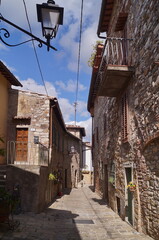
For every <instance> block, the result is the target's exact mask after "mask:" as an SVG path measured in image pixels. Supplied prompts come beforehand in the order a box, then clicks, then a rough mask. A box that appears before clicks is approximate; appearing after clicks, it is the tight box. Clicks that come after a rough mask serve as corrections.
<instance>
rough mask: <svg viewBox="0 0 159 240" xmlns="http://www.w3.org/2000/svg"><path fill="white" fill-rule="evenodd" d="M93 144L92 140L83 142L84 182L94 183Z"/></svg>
mask: <svg viewBox="0 0 159 240" xmlns="http://www.w3.org/2000/svg"><path fill="white" fill-rule="evenodd" d="M91 150H92V146H91V143H90V142H84V143H83V150H82V151H83V158H82V161H83V167H82V175H83V182H84V184H88V185H92V184H93V166H92V154H91Z"/></svg>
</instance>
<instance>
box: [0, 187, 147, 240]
mask: <svg viewBox="0 0 159 240" xmlns="http://www.w3.org/2000/svg"><path fill="white" fill-rule="evenodd" d="M16 219H19V220H20V226H19V227H18V228H17V229H16V230H14V231H4V232H0V239H1V240H35V239H38V240H111V239H114V240H150V239H151V238H149V237H148V236H145V235H144V234H139V233H138V232H136V231H135V230H134V229H133V228H132V227H131V226H130V225H128V224H127V223H126V222H123V221H122V220H121V218H120V217H119V216H118V215H117V214H115V213H114V212H113V211H112V210H111V209H110V208H108V207H107V206H106V205H105V204H104V202H103V201H102V200H101V199H100V197H99V196H98V195H97V194H96V193H94V192H92V191H91V189H90V188H89V187H83V188H79V189H73V190H72V191H71V193H70V194H68V195H67V194H66V195H64V196H62V197H61V198H59V199H57V200H56V201H55V202H54V203H53V204H52V205H51V206H50V207H49V208H48V209H47V210H46V211H45V212H43V213H40V214H33V213H27V214H26V213H25V214H20V215H17V216H16Z"/></svg>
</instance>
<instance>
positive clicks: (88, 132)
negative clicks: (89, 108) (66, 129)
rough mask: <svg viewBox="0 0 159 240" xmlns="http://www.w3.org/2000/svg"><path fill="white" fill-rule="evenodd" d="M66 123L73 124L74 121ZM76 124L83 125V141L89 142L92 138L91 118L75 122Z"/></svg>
mask: <svg viewBox="0 0 159 240" xmlns="http://www.w3.org/2000/svg"><path fill="white" fill-rule="evenodd" d="M67 124H70V125H72V124H73V125H74V122H72V121H71V122H67ZM76 125H77V126H80V127H84V128H85V131H86V137H84V139H83V140H84V141H86V142H91V139H92V119H91V117H90V118H88V119H87V120H85V121H80V122H77V123H76Z"/></svg>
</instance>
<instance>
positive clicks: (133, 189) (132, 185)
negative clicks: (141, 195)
mask: <svg viewBox="0 0 159 240" xmlns="http://www.w3.org/2000/svg"><path fill="white" fill-rule="evenodd" d="M127 188H128V189H129V190H130V192H134V191H135V190H136V185H135V184H134V183H133V182H129V184H128V185H127Z"/></svg>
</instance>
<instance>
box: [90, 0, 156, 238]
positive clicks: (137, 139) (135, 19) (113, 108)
mask: <svg viewBox="0 0 159 240" xmlns="http://www.w3.org/2000/svg"><path fill="white" fill-rule="evenodd" d="M123 11H125V12H128V19H127V25H126V29H127V31H126V32H127V38H132V39H133V41H132V44H131V45H130V48H129V51H130V52H131V56H130V59H129V63H131V66H134V68H135V72H134V76H133V78H132V79H131V80H130V82H129V86H128V87H127V88H126V89H125V90H124V89H123V92H121V94H120V95H119V96H118V97H117V98H108V97H97V98H96V99H95V102H94V130H93V133H94V136H95V137H94V138H95V144H94V149H93V158H94V159H93V161H94V167H95V187H96V190H97V191H99V192H100V194H102V195H103V196H104V191H105V190H104V189H105V183H104V184H103V181H102V177H101V176H102V172H103V168H102V167H101V166H102V165H103V166H104V165H108V178H109V177H110V176H111V175H112V172H114V183H112V181H109V183H108V189H109V205H110V206H111V207H112V208H113V210H114V211H116V212H118V213H119V215H120V216H121V217H122V218H124V219H125V220H127V218H128V216H127V207H126V206H127V200H126V196H127V195H126V194H127V191H128V190H127V182H126V169H127V168H131V169H132V179H133V181H134V183H135V184H136V191H135V193H134V194H133V197H132V198H133V201H132V202H133V203H132V204H133V206H132V215H133V220H132V223H131V224H132V225H133V226H134V227H135V228H136V229H137V230H138V231H143V232H145V233H147V234H149V235H151V236H152V237H153V238H155V239H156V240H157V239H158V238H159V228H158V226H159V213H158V205H159V198H158V194H159V175H158V170H159V169H158V165H159V140H158V132H159V117H158V116H159V97H158V90H159V69H158V65H157V64H155V62H156V61H158V60H159V51H158V50H159V35H158V34H159V23H158V15H159V8H158V1H151V2H150V1H148V0H144V1H116V4H115V8H114V11H113V16H112V18H111V23H110V26H111V28H110V29H109V31H108V36H109V37H121V36H123V32H122V31H119V32H115V31H114V29H115V25H116V22H117V17H118V13H119V12H123ZM124 92H126V93H127V100H128V140H127V141H126V142H123V141H122V125H121V98H122V96H123V94H124ZM113 165H115V167H114V169H112V166H113ZM109 179H110V178H109ZM109 179H108V180H109ZM117 198H118V199H119V201H118V203H117ZM119 205H120V207H119ZM118 208H120V209H118ZM118 210H119V211H118Z"/></svg>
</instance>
